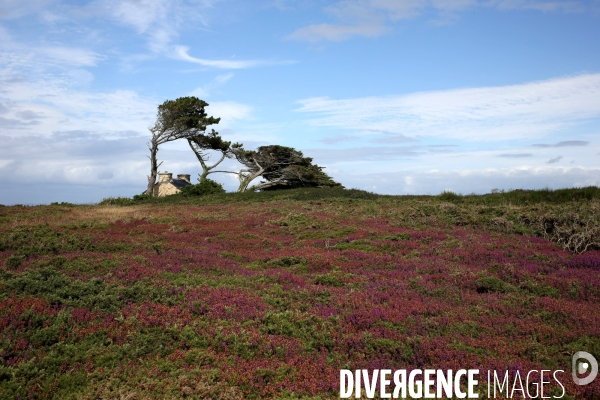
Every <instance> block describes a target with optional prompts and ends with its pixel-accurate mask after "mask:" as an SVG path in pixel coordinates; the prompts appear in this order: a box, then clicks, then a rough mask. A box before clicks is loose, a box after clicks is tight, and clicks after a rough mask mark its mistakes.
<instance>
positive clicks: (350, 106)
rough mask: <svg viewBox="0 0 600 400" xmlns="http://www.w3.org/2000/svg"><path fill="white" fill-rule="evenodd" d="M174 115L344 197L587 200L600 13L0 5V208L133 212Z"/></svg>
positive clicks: (101, 0) (359, 6)
mask: <svg viewBox="0 0 600 400" xmlns="http://www.w3.org/2000/svg"><path fill="white" fill-rule="evenodd" d="M183 96H197V97H199V98H201V99H203V100H205V101H206V102H207V103H208V104H209V106H208V107H207V108H206V111H207V113H208V114H209V115H212V116H215V117H220V118H221V122H220V123H219V124H218V125H215V126H212V127H211V128H215V129H216V130H217V131H218V132H220V134H221V136H222V137H223V138H224V139H226V140H230V141H233V142H240V143H243V144H244V146H245V147H246V148H248V149H255V148H256V147H258V146H262V145H271V144H278V145H283V146H290V147H294V148H296V149H298V150H300V151H302V152H303V153H304V155H305V156H308V157H312V158H313V159H314V162H315V163H316V164H318V165H321V166H323V167H325V172H327V173H328V174H329V175H330V176H332V177H333V178H334V179H335V180H336V181H338V182H340V183H342V184H343V185H344V186H345V187H347V188H359V189H363V190H368V191H371V192H375V193H382V194H439V193H441V192H442V191H445V190H449V191H454V192H456V193H462V194H470V193H477V194H483V193H489V192H490V191H492V190H493V189H501V190H511V189H538V188H546V187H548V188H552V189H558V188H565V187H583V186H590V185H595V186H600V164H599V163H598V159H599V157H600V0H550V1H543V0H252V1H248V0H93V1H74V0H70V1H69V0H0V143H1V144H0V188H1V189H0V204H5V205H10V204H47V203H50V202H61V201H66V202H73V203H97V202H99V201H100V200H102V199H103V198H107V197H116V196H127V197H130V196H133V195H135V194H139V193H142V192H143V191H144V190H145V187H146V185H147V178H146V177H147V175H148V174H149V172H150V163H149V160H148V157H147V156H148V154H149V151H148V148H147V145H146V144H147V142H148V140H149V138H150V132H149V130H148V127H149V126H151V125H152V124H153V123H154V121H155V120H156V111H157V107H158V105H160V104H161V103H163V102H164V101H165V100H174V99H176V98H178V97H183ZM215 158H217V156H216V155H215V156H214V157H213V159H215ZM159 159H160V160H161V161H162V162H163V164H162V165H161V168H160V169H161V171H169V172H173V173H174V174H191V175H192V177H193V178H192V179H193V180H195V179H196V177H197V175H198V173H199V172H200V170H201V168H200V165H199V163H198V161H197V160H196V159H195V156H194V154H193V153H192V152H191V150H190V149H189V147H188V145H187V143H186V142H184V141H180V142H173V143H168V144H166V145H164V146H162V147H161V148H160V151H159ZM240 168H241V166H240V165H239V164H237V163H236V162H235V161H233V160H227V161H226V162H224V164H223V166H222V167H221V168H220V169H226V170H230V171H237V170H239V169H240ZM211 178H212V179H215V180H217V181H219V182H221V183H222V184H223V185H224V186H225V188H226V189H227V190H229V191H233V190H235V189H236V188H237V181H236V180H237V178H236V176H235V175H233V174H213V175H211Z"/></svg>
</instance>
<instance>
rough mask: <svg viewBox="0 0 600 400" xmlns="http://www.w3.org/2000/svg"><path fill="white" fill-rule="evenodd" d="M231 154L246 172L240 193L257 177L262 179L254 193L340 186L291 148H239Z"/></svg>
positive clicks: (318, 167)
mask: <svg viewBox="0 0 600 400" xmlns="http://www.w3.org/2000/svg"><path fill="white" fill-rule="evenodd" d="M233 152H234V155H235V157H236V159H237V160H238V161H239V162H240V163H241V164H243V165H244V167H246V170H245V171H246V172H247V174H246V175H244V176H243V177H244V179H242V182H243V184H242V185H241V186H240V191H244V190H245V189H246V187H247V185H248V183H249V182H250V181H251V180H252V179H254V178H256V177H258V176H261V177H262V178H263V179H264V181H263V182H261V183H259V184H258V185H256V186H255V187H254V189H256V190H279V189H293V188H301V187H341V185H340V184H339V183H337V182H335V181H333V180H332V179H331V177H329V176H328V175H327V174H326V173H324V172H323V167H320V166H318V165H314V164H313V163H312V158H310V157H304V155H303V154H302V152H301V151H298V150H296V149H293V148H291V147H286V146H279V145H271V146H261V147H259V148H258V149H256V151H249V150H244V149H242V148H241V147H239V148H236V149H234V150H233Z"/></svg>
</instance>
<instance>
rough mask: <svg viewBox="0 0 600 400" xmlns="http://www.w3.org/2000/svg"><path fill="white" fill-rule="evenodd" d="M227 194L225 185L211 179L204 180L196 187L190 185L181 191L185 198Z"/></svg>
mask: <svg viewBox="0 0 600 400" xmlns="http://www.w3.org/2000/svg"><path fill="white" fill-rule="evenodd" d="M221 193H225V189H223V185H221V184H220V183H218V182H215V181H213V180H211V179H204V180H203V181H202V182H200V183H197V184H195V185H189V186H186V187H184V188H182V189H181V195H182V196H185V197H192V196H206V195H209V194H221Z"/></svg>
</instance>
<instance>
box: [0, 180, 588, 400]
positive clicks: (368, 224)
mask: <svg viewBox="0 0 600 400" xmlns="http://www.w3.org/2000/svg"><path fill="white" fill-rule="evenodd" d="M599 209H600V190H599V189H598V188H593V187H592V188H582V189H570V190H562V191H551V190H545V191H530V192H528V191H511V192H506V193H495V194H489V195H485V196H460V195H456V194H453V193H443V194H442V195H439V196H380V195H375V194H372V193H367V192H363V191H359V190H343V189H298V190H288V191H276V192H264V193H242V194H222V195H212V196H204V197H183V196H172V197H170V198H165V199H146V198H143V197H138V199H136V200H132V199H107V200H105V201H103V202H102V203H101V204H100V205H95V206H89V205H71V204H65V203H62V204H53V205H49V206H36V207H23V206H12V207H4V206H2V207H0V326H1V327H2V328H1V329H2V330H1V336H0V349H1V353H0V398H19V397H18V396H20V398H23V399H24V398H39V399H42V398H60V399H71V398H72V399H74V398H81V399H97V398H101V399H115V398H120V399H134V398H136V399H144V398H151V399H159V398H160V399H163V398H167V399H170V398H173V399H177V398H215V399H217V398H218V399H236V398H240V399H241V398H249V399H263V398H286V399H291V398H305V399H309V398H310V399H321V398H339V388H340V369H341V368H346V369H351V370H355V369H369V370H374V369H409V370H410V369H416V368H421V369H423V368H434V369H442V370H447V369H453V370H457V369H459V368H470V369H476V368H478V369H480V370H481V371H486V370H498V371H504V370H511V371H513V372H514V371H517V370H518V371H530V370H542V369H546V370H557V369H561V370H565V371H566V373H565V374H564V375H563V379H562V380H561V382H562V384H563V385H564V386H565V389H566V393H567V396H565V397H564V398H578V399H579V398H580V399H589V398H594V397H597V396H600V379H596V381H594V382H593V383H592V384H590V385H587V386H577V385H575V384H574V383H573V381H572V379H571V378H570V372H569V371H570V366H571V355H572V354H573V353H575V352H576V351H580V350H584V351H587V352H590V353H592V354H594V355H596V356H598V355H600V335H599V332H598V329H599V327H600V250H599V248H600V245H599V244H598V243H599V241H600V240H599V238H600V230H599V229H600V228H599V227H600V212H599V211H600V210H599ZM482 373H483V372H482ZM480 378H481V379H480V384H481V386H480V390H481V393H482V394H483V393H484V389H485V379H486V377H485V375H481V376H480ZM560 393H561V391H560V387H556V386H551V387H550V395H557V396H558V395H560ZM546 395H548V394H547V393H546Z"/></svg>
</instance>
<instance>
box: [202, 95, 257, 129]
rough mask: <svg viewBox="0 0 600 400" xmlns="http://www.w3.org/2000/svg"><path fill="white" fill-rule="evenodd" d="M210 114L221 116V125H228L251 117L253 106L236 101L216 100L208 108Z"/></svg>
mask: <svg viewBox="0 0 600 400" xmlns="http://www.w3.org/2000/svg"><path fill="white" fill-rule="evenodd" d="M206 111H207V112H208V114H209V115H214V116H215V117H220V118H221V123H220V124H219V125H223V126H227V125H228V124H229V123H230V122H233V121H236V120H241V119H247V118H249V117H250V113H251V111H252V107H250V106H248V105H246V104H241V103H236V102H234V101H215V102H214V103H210V106H209V107H207V108H206Z"/></svg>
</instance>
